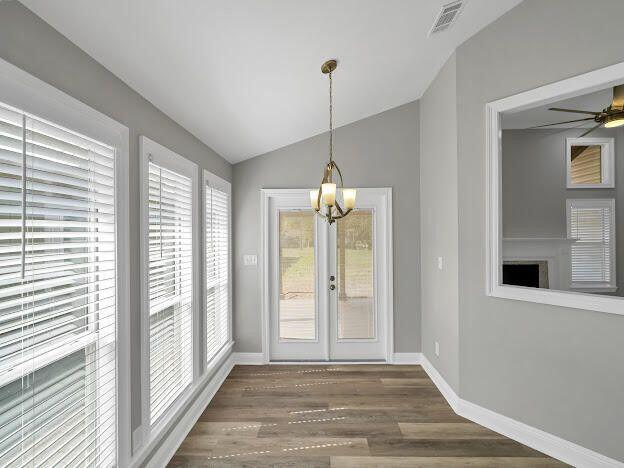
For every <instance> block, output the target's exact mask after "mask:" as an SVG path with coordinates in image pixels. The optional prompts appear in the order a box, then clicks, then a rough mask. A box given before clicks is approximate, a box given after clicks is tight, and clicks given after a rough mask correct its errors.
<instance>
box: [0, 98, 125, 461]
mask: <svg viewBox="0 0 624 468" xmlns="http://www.w3.org/2000/svg"><path fill="white" fill-rule="evenodd" d="M114 174H115V149H114V148H112V147H110V146H107V145H105V144H102V143H98V142H96V141H94V140H92V139H89V138H87V137H84V136H81V135H79V134H77V133H74V132H71V131H69V130H66V129H63V128H61V127H59V126H57V125H54V124H52V123H49V122H46V121H43V120H41V119H38V118H36V117H34V116H31V115H27V114H24V113H22V112H20V111H18V110H15V109H12V108H9V107H7V106H3V105H0V466H16V467H21V466H28V467H32V466H42V467H43V466H46V467H47V466H50V467H51V466H112V465H115V464H116V451H117V450H116V361H115V360H116V315H117V314H116V309H117V304H116V263H115V252H116V248H115V177H114Z"/></svg>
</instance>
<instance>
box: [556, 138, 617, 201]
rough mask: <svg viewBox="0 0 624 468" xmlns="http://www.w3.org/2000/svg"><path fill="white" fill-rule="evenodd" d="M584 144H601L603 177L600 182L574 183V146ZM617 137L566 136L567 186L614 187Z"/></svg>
mask: <svg viewBox="0 0 624 468" xmlns="http://www.w3.org/2000/svg"><path fill="white" fill-rule="evenodd" d="M582 145H588V146H589V145H600V146H601V147H602V150H601V152H600V168H601V173H602V174H601V179H602V182H601V183H600V184H574V183H572V157H571V150H572V146H582ZM614 148H615V139H613V138H588V137H583V138H566V188H569V189H596V188H598V189H599V188H614V187H615V175H614V172H615V171H614V167H615V162H614V153H615V149H614Z"/></svg>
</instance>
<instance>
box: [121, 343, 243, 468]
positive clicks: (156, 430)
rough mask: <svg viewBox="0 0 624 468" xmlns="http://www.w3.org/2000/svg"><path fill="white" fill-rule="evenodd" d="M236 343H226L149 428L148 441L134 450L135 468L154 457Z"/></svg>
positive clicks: (147, 431) (147, 430) (224, 361)
mask: <svg viewBox="0 0 624 468" xmlns="http://www.w3.org/2000/svg"><path fill="white" fill-rule="evenodd" d="M233 347H234V342H233V341H229V342H228V343H226V344H225V345H224V346H223V347H222V348H221V349H220V350H219V352H218V353H217V354H216V355H215V357H213V358H212V359H211V360H210V362H208V364H207V366H206V369H205V371H204V372H203V374H202V375H201V376H200V377H199V378H198V379H197V380H196V381H194V382H193V383H191V384H190V385H189V386H188V387H187V388H186V389H185V390H184V391H183V392H182V394H180V396H179V397H178V398H179V401H177V402H176V403H174V404H173V405H172V406H171V408H169V409H168V410H167V411H166V412H165V413H163V415H162V416H161V417H160V418H159V419H158V421H156V423H155V424H154V425H153V426H152V427H149V428H147V429H146V430H145V431H146V433H147V437H146V439H145V440H144V441H143V443H142V444H141V445H139V447H137V448H135V449H134V450H133V452H134V456H133V458H134V460H135V462H134V463H133V464H132V466H133V467H138V466H140V465H141V464H142V463H143V462H144V461H145V459H146V458H149V457H151V456H152V455H153V452H154V451H155V450H157V448H156V447H157V446H158V444H160V443H161V442H162V438H163V437H164V436H165V434H167V433H168V432H169V430H170V429H171V427H173V425H174V423H175V422H177V421H178V420H179V419H180V417H181V416H182V415H183V414H184V413H185V412H186V411H187V410H188V408H189V406H190V405H191V404H192V402H193V401H194V400H195V398H197V395H198V394H199V393H200V392H201V391H202V390H203V389H204V387H206V385H208V384H209V382H210V381H211V379H213V378H214V377H215V375H216V374H217V372H218V370H219V369H220V368H221V366H222V365H223V364H225V363H226V361H227V359H228V357H229V356H230V354H231V353H232V349H233Z"/></svg>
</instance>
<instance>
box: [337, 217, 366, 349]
mask: <svg viewBox="0 0 624 468" xmlns="http://www.w3.org/2000/svg"><path fill="white" fill-rule="evenodd" d="M336 225H337V230H336V237H337V242H336V243H337V251H336V258H337V261H336V263H337V271H336V273H337V274H336V276H337V278H336V281H337V286H338V338H339V339H349V338H374V337H375V309H374V305H373V304H374V303H373V211H372V210H357V211H353V212H352V213H351V214H350V215H349V216H347V217H346V218H345V219H343V220H340V221H338V222H337V223H336Z"/></svg>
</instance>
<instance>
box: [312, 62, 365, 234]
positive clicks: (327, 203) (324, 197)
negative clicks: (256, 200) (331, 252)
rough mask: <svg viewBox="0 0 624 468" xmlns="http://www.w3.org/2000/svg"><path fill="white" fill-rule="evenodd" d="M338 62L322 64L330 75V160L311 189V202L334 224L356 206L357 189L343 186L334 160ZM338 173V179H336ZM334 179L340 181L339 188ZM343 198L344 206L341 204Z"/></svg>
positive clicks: (340, 173)
mask: <svg viewBox="0 0 624 468" xmlns="http://www.w3.org/2000/svg"><path fill="white" fill-rule="evenodd" d="M337 66H338V62H336V60H328V61H327V62H325V63H324V64H323V65H322V66H321V71H322V72H323V73H324V74H326V75H329V162H328V163H327V165H326V166H325V170H324V172H323V180H321V185H320V187H319V189H318V190H310V204H311V205H312V208H313V209H314V210H315V211H316V213H317V214H318V215H320V216H322V217H323V218H325V219H326V220H327V222H328V223H329V224H332V223H333V222H334V221H336V220H337V219H341V218H344V217H345V216H347V215H348V214H349V213H351V211H352V210H353V208H355V189H349V188H344V187H343V181H342V172H341V171H340V168H339V167H338V164H336V163H335V162H334V116H333V113H334V109H333V88H332V73H333V71H334V70H336V67H337ZM335 175H337V176H338V177H337V179H335V177H334V176H335ZM334 180H336V181H339V182H340V185H339V188H337V187H336V183H335V182H334ZM340 198H342V202H343V203H344V207H342V206H340V203H339V199H340Z"/></svg>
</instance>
